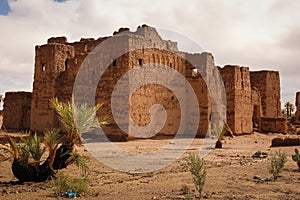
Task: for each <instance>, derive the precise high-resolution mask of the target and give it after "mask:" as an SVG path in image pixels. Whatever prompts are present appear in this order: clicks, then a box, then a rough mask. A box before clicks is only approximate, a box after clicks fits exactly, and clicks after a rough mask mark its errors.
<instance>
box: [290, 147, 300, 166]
mask: <svg viewBox="0 0 300 200" xmlns="http://www.w3.org/2000/svg"><path fill="white" fill-rule="evenodd" d="M292 158H293V161H295V162H296V163H297V165H298V168H299V170H300V155H299V150H298V149H295V154H294V155H292Z"/></svg>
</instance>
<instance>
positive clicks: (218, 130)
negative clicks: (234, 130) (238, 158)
mask: <svg viewBox="0 0 300 200" xmlns="http://www.w3.org/2000/svg"><path fill="white" fill-rule="evenodd" d="M225 132H226V126H225V125H223V126H221V127H217V126H216V127H213V129H212V134H213V136H215V137H217V138H218V140H217V142H216V145H215V147H216V148H222V146H223V144H222V139H223V136H224V134H225Z"/></svg>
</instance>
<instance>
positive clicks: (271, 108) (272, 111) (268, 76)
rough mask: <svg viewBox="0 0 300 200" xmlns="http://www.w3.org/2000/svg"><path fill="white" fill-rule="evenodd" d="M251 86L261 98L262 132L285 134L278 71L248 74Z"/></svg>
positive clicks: (285, 124)
mask: <svg viewBox="0 0 300 200" xmlns="http://www.w3.org/2000/svg"><path fill="white" fill-rule="evenodd" d="M250 77H251V85H252V87H255V88H256V89H257V90H258V91H259V93H260V96H261V110H262V118H261V127H260V130H261V131H263V132H275V133H276V132H277V133H286V132H287V121H286V118H283V117H282V114H281V101H280V76H279V72H278V71H266V70H264V71H254V72H251V73H250Z"/></svg>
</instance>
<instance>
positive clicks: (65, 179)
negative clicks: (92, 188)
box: [51, 172, 89, 196]
mask: <svg viewBox="0 0 300 200" xmlns="http://www.w3.org/2000/svg"><path fill="white" fill-rule="evenodd" d="M88 183H89V179H88V176H87V175H83V176H81V175H80V176H75V177H73V176H70V175H68V174H64V173H63V172H58V173H57V175H56V177H55V178H54V179H52V181H51V185H52V188H53V190H54V193H55V195H57V196H61V195H62V194H63V193H65V192H67V191H68V190H69V189H72V191H74V192H76V193H77V194H82V193H87V192H88Z"/></svg>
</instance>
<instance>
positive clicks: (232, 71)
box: [220, 65, 253, 135]
mask: <svg viewBox="0 0 300 200" xmlns="http://www.w3.org/2000/svg"><path fill="white" fill-rule="evenodd" d="M220 73H221V76H222V78H223V81H224V85H225V90H226V96H227V123H228V125H229V127H230V128H231V130H232V131H233V132H234V133H235V134H237V135H239V134H243V133H251V132H252V130H253V125H252V114H253V107H252V103H251V85H250V72H249V68H248V67H240V66H233V65H226V66H225V67H224V68H221V69H220Z"/></svg>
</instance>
